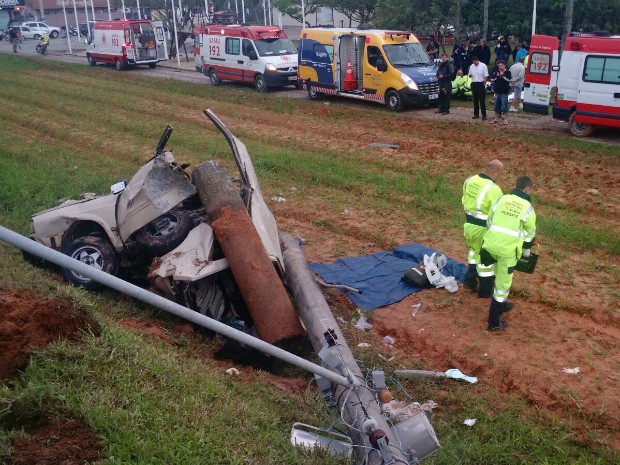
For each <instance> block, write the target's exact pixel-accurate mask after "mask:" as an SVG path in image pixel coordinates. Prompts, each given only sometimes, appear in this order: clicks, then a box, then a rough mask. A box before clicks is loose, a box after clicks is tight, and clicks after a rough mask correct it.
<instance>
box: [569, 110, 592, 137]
mask: <svg viewBox="0 0 620 465" xmlns="http://www.w3.org/2000/svg"><path fill="white" fill-rule="evenodd" d="M568 128H569V129H570V133H571V134H572V135H573V136H576V137H588V136H591V135H592V133H593V132H594V126H593V125H591V124H588V123H579V122H577V121H575V112H574V111H573V112H572V113H571V115H570V118H569V119H568Z"/></svg>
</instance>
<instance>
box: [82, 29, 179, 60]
mask: <svg viewBox="0 0 620 465" xmlns="http://www.w3.org/2000/svg"><path fill="white" fill-rule="evenodd" d="M86 44H87V46H86V58H87V59H88V64H89V65H91V66H96V65H97V63H106V64H110V65H114V66H115V67H116V69H117V70H119V71H122V70H123V69H125V68H126V67H127V66H133V65H149V67H150V68H155V67H156V66H157V63H158V62H159V61H162V60H167V59H168V56H167V51H166V38H165V35H164V28H163V24H162V23H161V21H150V20H147V19H117V20H113V21H96V22H95V23H94V25H93V27H92V29H91V30H90V37H88V39H86Z"/></svg>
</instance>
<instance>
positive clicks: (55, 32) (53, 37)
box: [50, 31, 60, 39]
mask: <svg viewBox="0 0 620 465" xmlns="http://www.w3.org/2000/svg"><path fill="white" fill-rule="evenodd" d="M59 35H60V34H58V31H52V32H51V33H50V37H51V38H52V39H55V38H56V37H58V36H59Z"/></svg>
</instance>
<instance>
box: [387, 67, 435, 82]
mask: <svg viewBox="0 0 620 465" xmlns="http://www.w3.org/2000/svg"><path fill="white" fill-rule="evenodd" d="M397 69H398V70H399V71H401V72H403V73H405V74H406V75H407V76H409V77H410V78H411V79H413V80H414V81H415V82H417V83H419V84H428V83H431V82H437V67H436V66H434V65H429V66H412V67H400V66H399V67H398V68H397Z"/></svg>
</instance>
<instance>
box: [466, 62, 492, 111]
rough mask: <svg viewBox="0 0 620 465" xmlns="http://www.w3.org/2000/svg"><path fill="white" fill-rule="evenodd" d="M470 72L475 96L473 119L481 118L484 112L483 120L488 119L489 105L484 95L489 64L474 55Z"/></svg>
mask: <svg viewBox="0 0 620 465" xmlns="http://www.w3.org/2000/svg"><path fill="white" fill-rule="evenodd" d="M468 74H469V77H470V78H471V92H472V95H473V97H474V116H472V119H478V118H480V114H481V113H482V121H484V120H486V119H487V107H486V103H485V102H484V96H485V94H486V89H485V85H486V82H487V81H488V80H489V69H488V68H487V65H485V64H484V63H482V62H481V61H480V60H479V59H478V57H477V56H475V55H474V56H472V57H471V65H470V66H469V73H468Z"/></svg>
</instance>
